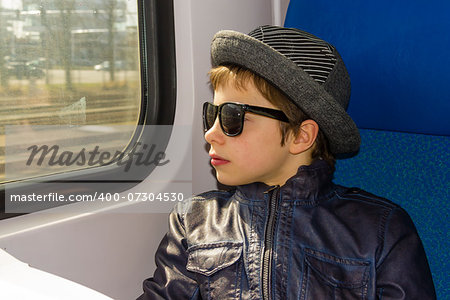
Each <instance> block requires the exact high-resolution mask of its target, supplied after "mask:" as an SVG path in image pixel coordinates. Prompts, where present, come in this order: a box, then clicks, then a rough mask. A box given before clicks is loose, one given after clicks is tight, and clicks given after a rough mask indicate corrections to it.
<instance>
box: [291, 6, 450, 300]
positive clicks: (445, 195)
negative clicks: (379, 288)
mask: <svg viewBox="0 0 450 300" xmlns="http://www.w3.org/2000/svg"><path fill="white" fill-rule="evenodd" d="M425 3H426V6H425ZM449 11H450V2H448V1H437V0H433V1H428V2H423V1H408V4H407V5H405V3H404V2H402V1H400V2H395V1H388V0H380V1H375V2H374V1H372V2H367V1H350V0H343V1H332V0H322V1H299V0H291V1H290V4H289V9H288V12H287V15H286V21H285V26H286V27H296V28H299V29H303V30H306V31H308V32H311V33H313V34H315V35H317V36H318V37H320V38H323V39H324V40H326V41H328V42H330V43H331V44H333V45H334V46H335V47H336V48H337V49H338V51H339V52H340V54H341V56H342V57H343V59H344V61H345V63H346V65H347V69H348V71H349V73H350V77H351V79H352V96H351V100H350V106H349V109H348V112H349V114H350V115H351V116H352V118H353V119H354V120H355V122H356V124H357V126H358V128H360V131H361V138H362V145H361V150H360V153H359V154H358V155H357V156H355V157H353V158H348V159H342V160H339V161H338V163H337V170H336V174H335V182H337V183H339V184H343V185H346V186H358V187H361V188H363V189H365V190H367V191H369V192H372V193H374V194H377V195H380V196H383V197H386V198H388V199H390V200H392V201H394V202H396V203H398V204H400V205H401V206H402V207H403V208H405V209H406V210H407V211H408V213H409V214H410V216H411V218H412V219H413V221H414V223H415V224H416V227H417V230H418V232H419V235H420V236H421V238H422V241H423V244H424V247H425V251H426V253H427V256H428V261H429V263H430V268H431V271H432V273H433V280H434V283H435V286H436V291H437V296H438V299H446V297H447V294H448V286H449V276H448V275H447V274H448V269H449V268H450V266H449V263H448V262H449V260H450V259H449V254H448V253H449V245H450V242H449V241H450V238H449V225H448V215H449V211H450V210H449V201H450V197H449V190H450V180H449V169H450V154H449V150H448V149H450V137H449V135H450V118H449V117H448V115H449V113H450V93H449V90H450V89H449V88H448V86H449V85H450V73H449V71H448V70H450V55H448V49H450V18H449V17H448V12H449ZM418 16H420V17H418Z"/></svg>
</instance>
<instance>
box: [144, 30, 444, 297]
mask: <svg viewBox="0 0 450 300" xmlns="http://www.w3.org/2000/svg"><path fill="white" fill-rule="evenodd" d="M211 54H212V63H213V67H214V68H213V69H212V71H211V72H210V78H211V83H212V86H213V88H214V104H212V103H205V104H204V106H203V122H204V127H205V140H206V141H207V142H208V143H209V144H210V146H211V147H210V151H209V155H210V156H211V164H212V165H213V167H214V168H215V169H216V176H217V179H218V181H219V182H221V183H223V184H225V185H230V186H235V187H236V188H235V189H234V190H232V191H229V192H223V191H212V192H207V193H204V194H202V195H199V196H197V197H194V198H193V199H191V200H190V201H189V202H186V203H182V204H180V205H178V206H177V207H176V209H175V210H174V212H172V213H171V215H170V221H169V222H170V223H169V225H170V229H169V232H168V233H167V235H166V236H165V237H164V239H163V241H162V242H161V245H160V247H159V249H158V251H157V254H156V263H157V270H156V272H155V275H154V277H153V278H150V279H148V280H146V281H145V282H144V294H143V295H142V296H141V297H140V299H319V300H321V299H435V292H434V286H433V282H432V279H431V274H430V270H429V267H428V263H427V260H426V257H425V253H424V250H423V247H422V244H421V241H420V239H419V237H418V235H417V233H416V230H415V228H414V225H413V223H412V222H411V220H410V218H409V217H408V215H407V213H406V212H405V211H403V210H402V209H401V208H400V207H398V206H397V205H395V204H393V203H391V202H389V201H388V200H385V199H382V198H379V197H376V196H374V195H371V194H369V193H367V192H364V191H362V190H359V189H355V188H352V189H348V188H345V187H341V186H336V185H334V184H333V183H332V181H331V179H332V176H333V171H334V162H335V158H334V157H335V155H338V154H344V153H353V152H356V151H357V150H358V148H359V144H360V138H359V133H358V129H357V128H356V126H355V124H354V123H353V121H352V120H351V118H350V117H349V116H348V115H347V113H346V112H345V109H346V107H347V104H348V101H349V97H350V80H349V77H348V74H347V71H346V69H345V66H344V64H343V61H342V59H341V58H340V56H339V54H338V53H337V51H336V50H335V49H334V48H333V47H332V46H331V45H329V44H328V43H326V42H325V41H323V40H320V39H319V38H317V37H315V36H313V35H311V34H308V33H306V32H303V31H300V30H297V29H288V28H281V27H275V26H263V27H260V28H257V29H256V30H254V31H252V32H251V33H250V34H249V35H245V34H241V33H238V32H234V31H221V32H219V33H217V34H216V35H215V37H214V39H213V42H212V47H211Z"/></svg>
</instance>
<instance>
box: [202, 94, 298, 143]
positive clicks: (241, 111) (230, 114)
mask: <svg viewBox="0 0 450 300" xmlns="http://www.w3.org/2000/svg"><path fill="white" fill-rule="evenodd" d="M246 112H250V113H254V114H257V115H261V116H265V117H268V118H272V119H276V120H280V121H283V122H289V119H288V118H287V117H286V115H285V114H284V113H283V112H282V111H281V110H276V109H271V108H267V107H260V106H252V105H247V104H239V103H232V102H225V103H222V104H220V105H214V104H212V103H209V102H205V103H204V104H203V129H204V130H205V132H206V131H208V130H209V129H211V127H213V126H214V122H215V121H216V118H217V114H219V122H220V127H221V128H222V131H223V133H225V135H227V136H238V135H240V134H241V133H242V130H243V129H244V116H245V113H246Z"/></svg>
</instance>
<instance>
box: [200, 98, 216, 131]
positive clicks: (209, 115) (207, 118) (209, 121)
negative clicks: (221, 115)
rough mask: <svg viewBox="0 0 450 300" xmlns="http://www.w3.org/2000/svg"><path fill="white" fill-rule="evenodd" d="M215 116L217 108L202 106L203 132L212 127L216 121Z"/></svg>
mask: <svg viewBox="0 0 450 300" xmlns="http://www.w3.org/2000/svg"><path fill="white" fill-rule="evenodd" d="M216 116H217V106H214V105H212V104H211V103H205V104H204V105H203V123H204V124H203V125H204V127H205V130H209V129H210V128H211V127H213V126H214V122H215V121H216Z"/></svg>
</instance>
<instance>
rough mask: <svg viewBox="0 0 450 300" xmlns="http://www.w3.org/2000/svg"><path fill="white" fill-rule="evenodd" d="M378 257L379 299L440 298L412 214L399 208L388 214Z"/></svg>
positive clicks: (423, 299) (426, 299)
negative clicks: (410, 215)
mask: <svg viewBox="0 0 450 300" xmlns="http://www.w3.org/2000/svg"><path fill="white" fill-rule="evenodd" d="M381 235H382V236H381V238H382V240H383V243H382V249H381V255H380V257H379V259H378V260H377V270H376V273H377V275H376V280H377V295H378V296H377V298H378V299H383V300H385V299H421V300H428V299H436V292H435V289H434V285H433V280H432V277H431V272H430V268H429V266H428V261H427V258H426V255H425V251H424V248H423V246H422V242H421V240H420V238H419V236H418V234H417V231H416V228H415V226H414V224H413V222H412V220H411V218H410V217H409V215H408V214H407V213H406V212H405V211H404V210H402V209H401V208H395V209H393V210H391V211H390V212H389V213H388V214H387V215H386V222H385V225H384V228H383V230H382V231H381Z"/></svg>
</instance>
